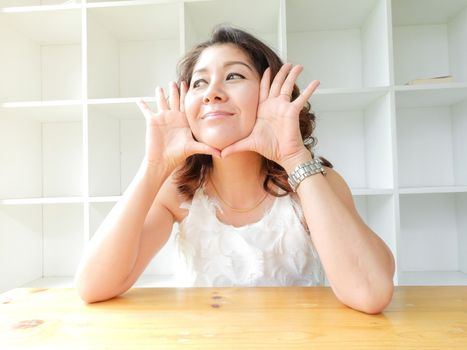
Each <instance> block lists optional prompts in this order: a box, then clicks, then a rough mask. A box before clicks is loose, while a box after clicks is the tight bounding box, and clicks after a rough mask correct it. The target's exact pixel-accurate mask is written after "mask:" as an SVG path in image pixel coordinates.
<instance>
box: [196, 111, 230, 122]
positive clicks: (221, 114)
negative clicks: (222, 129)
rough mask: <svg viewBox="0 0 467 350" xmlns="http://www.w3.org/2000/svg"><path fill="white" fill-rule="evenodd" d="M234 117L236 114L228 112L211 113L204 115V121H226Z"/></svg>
mask: <svg viewBox="0 0 467 350" xmlns="http://www.w3.org/2000/svg"><path fill="white" fill-rule="evenodd" d="M233 115H234V113H231V112H227V111H211V112H207V113H204V114H203V118H202V119H204V120H211V119H225V118H228V117H231V116H233Z"/></svg>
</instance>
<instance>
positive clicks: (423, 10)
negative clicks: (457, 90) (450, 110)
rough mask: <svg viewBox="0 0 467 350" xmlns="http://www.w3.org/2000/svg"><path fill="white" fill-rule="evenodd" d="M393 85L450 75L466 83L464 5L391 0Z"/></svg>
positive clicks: (461, 2) (466, 8)
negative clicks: (394, 83)
mask: <svg viewBox="0 0 467 350" xmlns="http://www.w3.org/2000/svg"><path fill="white" fill-rule="evenodd" d="M392 14H393V41H394V45H393V46H394V68H395V82H396V84H397V85H403V84H406V83H407V82H409V81H411V80H414V79H423V78H431V77H437V76H447V75H452V76H453V78H454V81H456V82H467V50H466V47H465V43H466V42H467V1H465V0H446V1H435V0H429V1H426V0H393V1H392Z"/></svg>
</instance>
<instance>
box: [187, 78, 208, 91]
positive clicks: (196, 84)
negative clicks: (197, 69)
mask: <svg viewBox="0 0 467 350" xmlns="http://www.w3.org/2000/svg"><path fill="white" fill-rule="evenodd" d="M203 84H207V81H206V80H204V79H196V80H195V81H193V84H192V85H191V87H192V88H194V89H196V88H197V87H200V86H201V85H203Z"/></svg>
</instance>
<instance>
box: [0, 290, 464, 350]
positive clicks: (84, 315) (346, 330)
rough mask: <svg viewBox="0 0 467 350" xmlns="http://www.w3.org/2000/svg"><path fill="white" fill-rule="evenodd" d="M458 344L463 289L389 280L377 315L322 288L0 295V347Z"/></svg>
mask: <svg viewBox="0 0 467 350" xmlns="http://www.w3.org/2000/svg"><path fill="white" fill-rule="evenodd" d="M65 348H66V349H96V350H97V349H99V350H100V349H266V348H267V349H346V350H347V349H464V350H465V349H467V287H397V288H396V290H395V294H394V298H393V300H392V302H391V304H390V305H389V306H388V307H387V308H386V310H385V311H384V312H383V313H382V314H379V315H367V314H364V313H361V312H358V311H355V310H352V309H349V308H347V307H346V306H344V305H342V304H340V303H339V302H338V301H337V299H336V298H335V296H334V294H333V293H332V291H331V289H329V288H324V287H323V288H295V287H294V288H188V289H175V288H173V289H171V288H135V289H132V290H130V291H129V292H127V293H126V294H125V295H123V296H122V297H118V298H116V299H113V300H110V301H107V302H102V303H97V304H91V305H87V304H85V303H84V302H82V301H81V299H80V298H79V297H78V295H77V294H76V291H75V290H73V289H14V290H12V291H10V292H7V293H4V294H1V295H0V349H8V350H9V349H65Z"/></svg>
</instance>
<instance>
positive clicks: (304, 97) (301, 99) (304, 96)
mask: <svg viewBox="0 0 467 350" xmlns="http://www.w3.org/2000/svg"><path fill="white" fill-rule="evenodd" d="M319 84H320V82H319V80H313V81H312V82H311V83H310V84H308V86H307V87H306V88H305V90H303V91H302V93H301V94H300V96H298V97H297V98H296V100H295V101H293V103H296V104H297V105H299V106H300V108H303V106H304V105H305V103H306V102H307V101H308V99H309V98H310V97H311V95H313V93H314V92H315V91H316V89H317V88H318V86H319Z"/></svg>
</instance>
